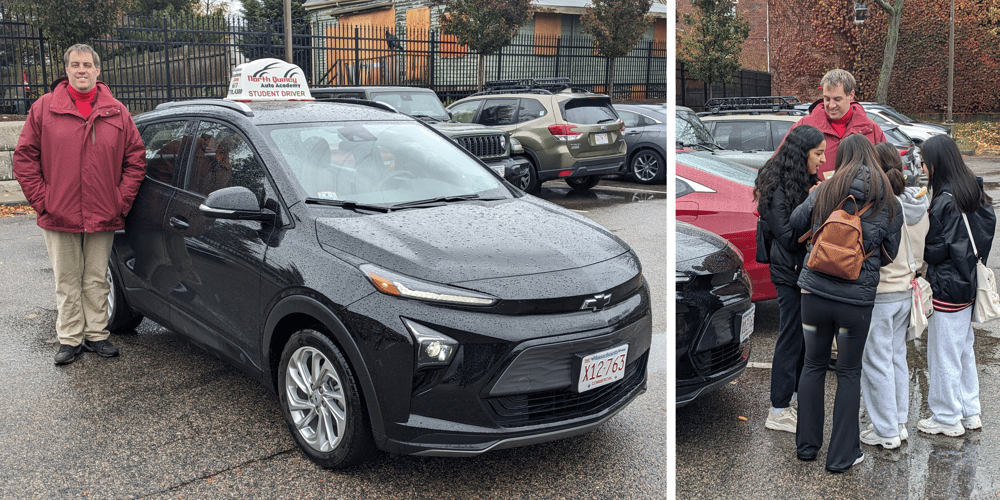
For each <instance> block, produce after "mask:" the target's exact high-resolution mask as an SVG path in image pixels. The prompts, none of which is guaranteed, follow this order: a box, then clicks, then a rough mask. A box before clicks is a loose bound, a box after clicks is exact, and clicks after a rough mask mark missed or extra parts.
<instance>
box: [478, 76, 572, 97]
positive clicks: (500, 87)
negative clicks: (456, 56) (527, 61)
mask: <svg viewBox="0 0 1000 500" xmlns="http://www.w3.org/2000/svg"><path fill="white" fill-rule="evenodd" d="M572 85H573V82H572V80H570V78H569V77H566V76H560V77H554V78H522V79H519V80H491V81H488V82H486V84H485V85H484V88H485V89H486V90H483V91H482V92H476V93H475V94H472V95H485V94H550V95H551V94H554V93H556V92H562V91H565V90H569V91H571V92H586V93H590V90H587V89H583V88H579V87H573V86H572Z"/></svg>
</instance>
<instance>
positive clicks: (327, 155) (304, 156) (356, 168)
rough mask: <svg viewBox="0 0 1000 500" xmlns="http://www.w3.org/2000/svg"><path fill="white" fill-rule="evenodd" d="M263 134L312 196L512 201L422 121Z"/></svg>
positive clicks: (277, 128)
mask: <svg viewBox="0 0 1000 500" xmlns="http://www.w3.org/2000/svg"><path fill="white" fill-rule="evenodd" d="M261 129H262V130H263V132H264V133H265V135H267V136H268V137H269V138H270V140H271V141H273V142H274V145H275V146H276V147H277V149H278V151H279V152H280V153H281V155H282V156H284V158H285V161H286V162H287V164H288V166H289V168H290V169H291V172H292V174H293V175H294V176H295V178H296V179H298V181H299V184H301V186H302V188H303V189H304V190H305V191H306V193H307V194H308V196H309V197H311V198H319V199H322V200H331V201H339V202H354V203H361V204H369V205H374V204H389V205H392V204H397V203H408V202H414V201H421V200H428V199H434V198H442V197H445V198H454V197H461V196H471V195H478V196H479V197H481V198H492V199H496V198H510V197H511V196H512V195H511V193H510V191H508V190H507V189H506V188H505V187H504V185H503V183H502V182H501V181H500V180H499V179H497V178H496V177H495V176H494V175H493V174H492V173H491V172H490V171H489V169H487V168H486V167H483V166H482V165H480V164H479V162H477V161H476V160H475V159H473V158H472V157H470V156H469V155H468V154H467V153H465V152H464V151H463V150H462V149H460V148H459V147H458V146H457V145H455V144H453V143H452V142H450V141H448V140H447V139H445V138H443V137H441V136H439V135H437V134H435V133H434V132H433V131H431V130H429V129H428V128H427V127H426V126H425V125H423V124H421V123H416V122H403V123H400V122H374V123H356V122H333V123H305V124H291V125H289V124H284V125H271V126H263V127H261Z"/></svg>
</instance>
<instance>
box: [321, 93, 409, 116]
mask: <svg viewBox="0 0 1000 500" xmlns="http://www.w3.org/2000/svg"><path fill="white" fill-rule="evenodd" d="M314 102H331V103H335V104H358V105H361V106H368V107H371V108H378V109H381V110H383V111H390V112H393V113H399V111H397V110H396V108H394V107H392V105H390V104H386V103H384V102H379V101H369V100H368V99H362V98H360V97H323V98H320V99H316V100H315V101H314Z"/></svg>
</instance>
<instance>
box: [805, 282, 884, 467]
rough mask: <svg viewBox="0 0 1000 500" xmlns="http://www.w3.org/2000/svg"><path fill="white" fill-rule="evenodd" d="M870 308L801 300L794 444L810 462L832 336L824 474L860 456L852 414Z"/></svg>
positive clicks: (857, 403) (819, 431) (819, 435)
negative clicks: (801, 359)
mask: <svg viewBox="0 0 1000 500" xmlns="http://www.w3.org/2000/svg"><path fill="white" fill-rule="evenodd" d="M873 307H874V304H869V305H866V306H856V305H851V304H845V303H843V302H838V301H836V300H830V299H826V298H823V297H819V296H816V295H814V294H810V293H803V294H802V333H803V336H804V337H805V341H806V355H805V366H804V367H803V368H802V377H801V378H800V379H799V414H798V427H797V428H796V432H795V442H796V445H797V447H798V456H799V458H801V459H804V460H812V459H815V458H816V453H817V452H818V451H819V449H820V447H822V446H823V420H824V418H825V415H824V411H823V408H824V403H825V398H826V396H825V391H824V388H825V381H826V371H827V368H828V366H829V364H830V347H831V345H832V344H833V336H834V333H836V335H837V396H836V398H835V399H834V405H833V430H832V431H831V433H830V447H829V448H828V449H827V453H826V468H827V469H829V470H831V471H835V472H842V471H846V470H848V469H850V468H851V465H853V464H854V461H855V460H856V459H857V458H858V457H859V456H861V439H860V436H859V433H860V429H859V425H858V411H859V410H860V409H861V358H862V356H863V354H864V351H865V341H866V340H867V339H868V327H869V325H870V324H871V320H872V308H873Z"/></svg>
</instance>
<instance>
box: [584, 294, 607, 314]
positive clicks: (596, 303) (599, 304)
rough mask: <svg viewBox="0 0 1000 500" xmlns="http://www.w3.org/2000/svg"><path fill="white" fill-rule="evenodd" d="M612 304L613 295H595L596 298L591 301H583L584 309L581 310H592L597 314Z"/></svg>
mask: <svg viewBox="0 0 1000 500" xmlns="http://www.w3.org/2000/svg"><path fill="white" fill-rule="evenodd" d="M610 303H611V294H610V293H601V294H597V295H594V297H593V298H591V299H587V300H585V301H583V307H581V308H580V310H581V311H582V310H584V309H591V310H593V311H594V312H597V311H600V310H602V309H604V308H605V307H608V304H610Z"/></svg>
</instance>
